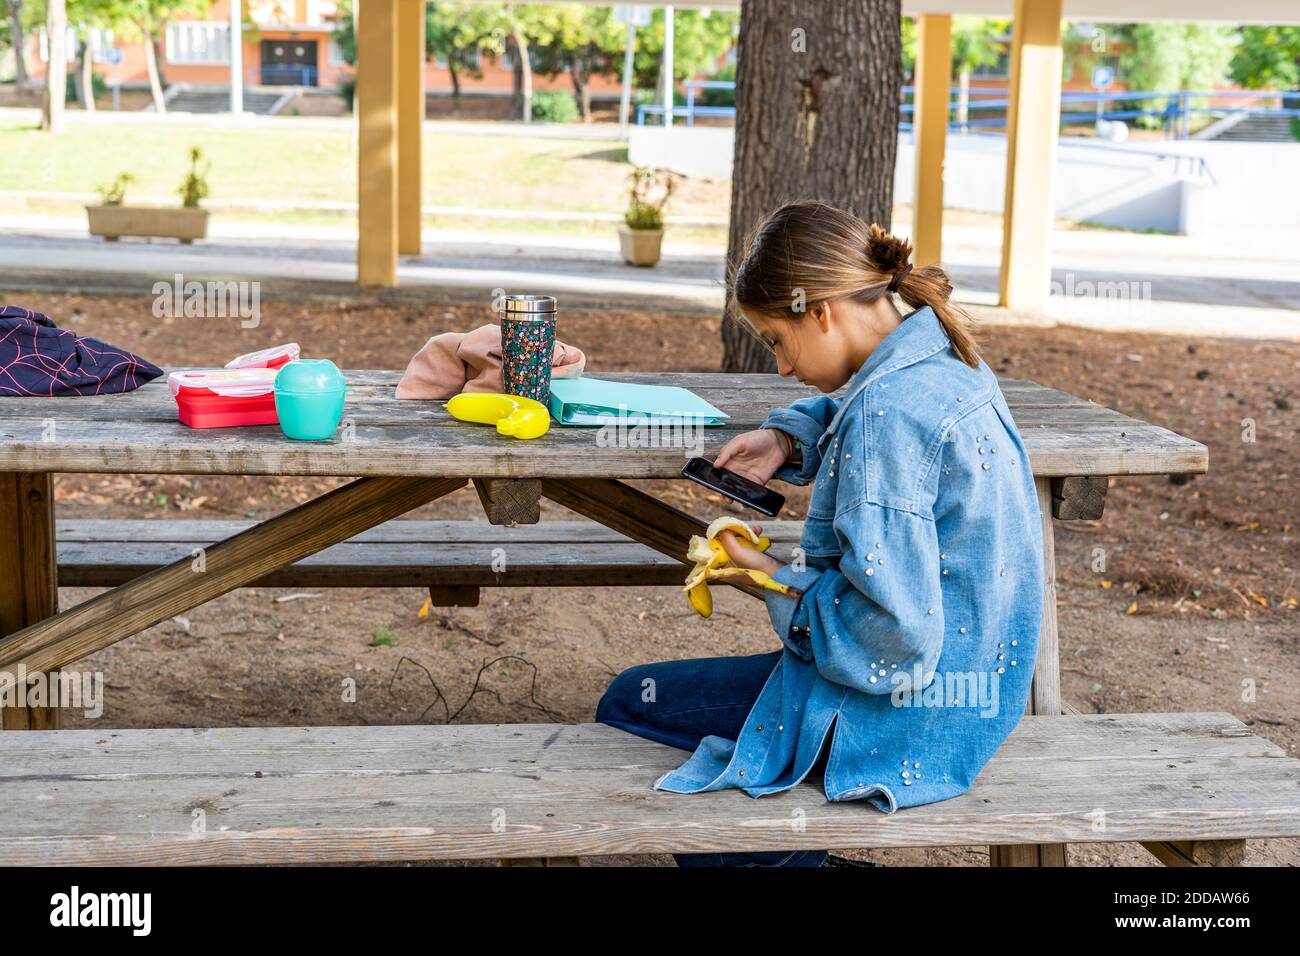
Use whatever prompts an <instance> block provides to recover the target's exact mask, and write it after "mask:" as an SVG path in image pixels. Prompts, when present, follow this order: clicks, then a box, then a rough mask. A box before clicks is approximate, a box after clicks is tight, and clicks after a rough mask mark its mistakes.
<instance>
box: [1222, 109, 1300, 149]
mask: <svg viewBox="0 0 1300 956" xmlns="http://www.w3.org/2000/svg"><path fill="white" fill-rule="evenodd" d="M1291 120H1292V117H1290V116H1245V115H1243V116H1242V117H1241V118H1240V119H1239V120H1237V122H1235V123H1232V124H1226V123H1225V124H1223V126H1222V128H1220V129H1219V130H1217V131H1215V132H1214V133H1213V134H1212V135H1210V136H1207V137H1205V138H1206V139H1211V140H1215V141H1218V142H1225V141H1237V142H1249V143H1293V142H1295V137H1294V136H1293V135H1292V133H1291Z"/></svg>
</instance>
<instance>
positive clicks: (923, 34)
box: [912, 14, 952, 266]
mask: <svg viewBox="0 0 1300 956" xmlns="http://www.w3.org/2000/svg"><path fill="white" fill-rule="evenodd" d="M914 85H915V87H916V95H915V96H914V97H913V104H914V107H915V108H914V109H913V111H912V130H913V133H912V138H913V141H914V142H915V144H916V149H915V152H916V156H915V176H914V177H913V178H914V182H913V190H914V192H913V199H912V250H913V252H912V259H913V261H914V262H915V263H916V264H917V265H918V266H931V265H935V264H937V263H938V262H939V254H940V250H941V245H942V236H943V151H944V140H945V139H946V138H947V136H948V101H949V95H948V91H949V88H950V87H951V85H952V17H951V16H948V15H946V14H945V15H938V14H926V15H922V16H919V17H917V18H916V77H915V81H914Z"/></svg>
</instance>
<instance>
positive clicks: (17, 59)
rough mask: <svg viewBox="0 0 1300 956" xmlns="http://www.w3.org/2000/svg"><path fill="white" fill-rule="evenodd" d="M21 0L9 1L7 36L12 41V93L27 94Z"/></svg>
mask: <svg viewBox="0 0 1300 956" xmlns="http://www.w3.org/2000/svg"><path fill="white" fill-rule="evenodd" d="M22 12H23V0H9V35H10V37H12V38H13V41H14V92H15V93H26V92H27V58H26V57H25V56H24V55H23V54H24V48H25V46H26V42H27V41H26V40H25V39H24V38H23V18H22Z"/></svg>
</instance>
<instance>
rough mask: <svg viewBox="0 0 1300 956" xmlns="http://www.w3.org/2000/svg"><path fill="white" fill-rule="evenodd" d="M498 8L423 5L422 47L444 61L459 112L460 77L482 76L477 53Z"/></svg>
mask: <svg viewBox="0 0 1300 956" xmlns="http://www.w3.org/2000/svg"><path fill="white" fill-rule="evenodd" d="M499 18H500V13H499V11H497V10H495V9H493V8H492V7H490V6H487V5H484V4H479V3H430V4H429V5H428V6H427V7H426V8H425V13H424V19H425V25H424V50H425V56H426V57H427V58H428V59H440V60H442V61H443V62H444V63H446V64H447V74H448V76H449V77H450V78H451V95H452V104H453V109H455V110H456V111H457V112H460V78H461V77H462V76H472V77H475V78H478V77H482V75H483V71H482V70H481V69H480V68H479V55H480V53H481V52H482V50H483V48H484V47H485V46H487V45H488V44H489V43H490V41H491V40H492V31H493V29H494V28H495V27H496V26H497V25H498V21H499Z"/></svg>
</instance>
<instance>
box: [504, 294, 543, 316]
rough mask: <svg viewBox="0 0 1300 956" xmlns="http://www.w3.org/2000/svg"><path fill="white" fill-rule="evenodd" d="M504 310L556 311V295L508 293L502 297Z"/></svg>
mask: <svg viewBox="0 0 1300 956" xmlns="http://www.w3.org/2000/svg"><path fill="white" fill-rule="evenodd" d="M501 311H502V312H554V311H555V296H551V295H507V296H505V297H503V299H502V305H501Z"/></svg>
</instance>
